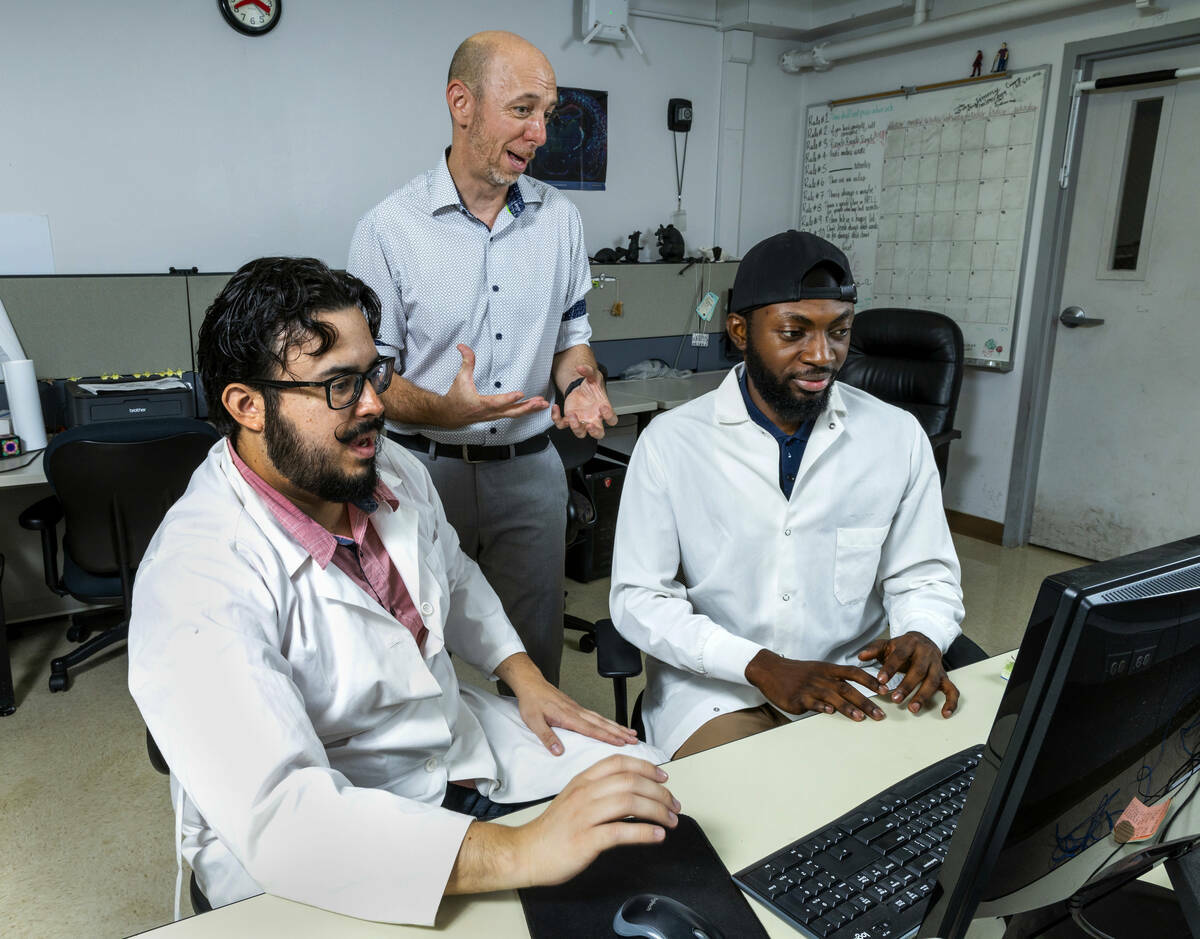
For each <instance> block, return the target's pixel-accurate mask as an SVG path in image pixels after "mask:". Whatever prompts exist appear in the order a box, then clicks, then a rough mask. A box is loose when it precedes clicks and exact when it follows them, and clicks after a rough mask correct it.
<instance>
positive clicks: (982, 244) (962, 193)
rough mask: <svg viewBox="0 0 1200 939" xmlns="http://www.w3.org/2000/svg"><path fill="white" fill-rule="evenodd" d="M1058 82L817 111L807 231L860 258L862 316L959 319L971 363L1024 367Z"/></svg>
mask: <svg viewBox="0 0 1200 939" xmlns="http://www.w3.org/2000/svg"><path fill="white" fill-rule="evenodd" d="M1048 74H1049V66H1043V67H1041V68H1036V69H1027V70H1024V71H1020V72H1012V73H1010V74H1009V75H1008V77H1007V78H1003V79H995V80H984V81H979V80H976V81H972V82H970V83H965V84H961V85H955V86H953V87H950V88H940V89H936V90H930V91H917V92H916V93H913V94H908V95H904V96H897V97H891V98H885V99H874V100H871V101H865V102H858V103H851V104H844V105H838V106H836V107H831V106H829V105H827V104H818V105H812V106H811V107H809V109H808V115H807V123H806V128H805V141H804V154H803V163H802V169H803V175H802V180H803V182H802V187H801V200H800V226H801V228H804V229H807V230H808V231H813V232H816V233H817V234H820V235H822V236H823V237H825V238H828V239H829V240H830V241H832V242H833V243H834V244H836V245H838V246H839V247H840V248H842V250H843V251H845V252H846V255H847V257H848V258H849V260H850V267H851V270H852V271H853V273H854V279H855V281H856V282H857V283H858V304H857V308H858V309H860V310H865V309H868V308H870V307H912V308H916V309H922V310H934V311H936V312H938V313H945V314H946V315H947V316H950V317H951V318H953V319H954V320H955V321H956V322H957V323H958V325H959V326H960V327H961V328H962V331H963V342H964V346H965V352H966V358H967V364H969V365H979V366H983V367H985V368H993V369H997V370H1001V371H1007V370H1009V369H1011V368H1012V349H1013V342H1014V338H1015V329H1016V312H1017V301H1018V297H1019V288H1020V285H1021V271H1022V269H1023V267H1024V259H1025V243H1026V240H1027V234H1028V231H1029V224H1030V218H1029V216H1030V203H1031V199H1032V194H1033V180H1034V178H1035V173H1036V169H1037V151H1038V142H1039V141H1040V140H1041V123H1042V114H1043V112H1044V104H1045V98H1046V89H1047V77H1048Z"/></svg>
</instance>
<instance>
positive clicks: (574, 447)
mask: <svg viewBox="0 0 1200 939" xmlns="http://www.w3.org/2000/svg"><path fill="white" fill-rule="evenodd" d="M550 442H551V443H553V444H554V449H555V450H557V451H558V455H559V458H560V459H561V460H562V462H563V468H564V469H565V470H566V471H567V531H566V541H567V547H568V548H570V547H571V545H573V544H574V543H575V542H576V541H578V540H579V538H580V537H582V535H583V533H584V532H585V531H587V529H589V528H591V527H592V526H593V525H595V524H596V504H595V503H594V502H592V499H591V496H589V495H588V491H587V483H586V481H585V480H584V478H583V465H584V464H585V463H587V461H588V460H590V459H591V458H592V457H593V456H595V455H596V447H597V441H596V439H595V438H594V437H583V438H582V439H581V438H579V437H576V436H575V435H574V434H573V433H571V431H570V429H566V430H559V429H558V428H557V427H551V428H550ZM563 628H564V629H575V630H578V631H579V633H580V636H579V648H580V650H581V651H583V652H591V651H592V650H593V649H594V648H596V640H595V626H594V625H593V624H592V623H590V622H589V621H588V620H585V619H583V618H582V617H579V616H574V615H572V614H570V613H567V612H564V613H563Z"/></svg>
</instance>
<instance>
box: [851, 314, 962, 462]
mask: <svg viewBox="0 0 1200 939" xmlns="http://www.w3.org/2000/svg"><path fill="white" fill-rule="evenodd" d="M962 376H963V337H962V330H961V329H959V328H958V324H957V323H956V322H954V320H952V319H950V317H948V316H943V315H942V314H941V313H933V312H931V311H930V310H906V309H900V308H897V307H876V308H875V309H871V310H863V311H861V312H859V313H857V314H855V316H854V326H853V329H852V330H851V332H850V352H849V354H848V355H847V356H846V362H845V364H844V365H843V366H842V370H841V372H840V373H839V374H838V380H839V381H843V382H845V383H846V384H847V385H853V386H854V387H855V388H861V389H862V390H863V391H866V392H869V393H870V394H873V395H875V397H877V398H881V399H882V400H884V401H886V402H888V403H889V404H894V405H896V407H900V408H903V409H904V410H906V411H908V412H909V413H910V414H912V415H914V416H915V417H916V418H917V420H918V421H920V422H921V426H922V427H923V428H924V429H925V433H927V434H928V435H929V443H930V444H931V445H932V447H933V458H934V461H935V462H936V463H937V468H938V473H939V474H940V476H941V479H942V484H943V485H944V484H945V482H946V462H947V459H948V456H949V452H950V441H952V440H957V439H958V438H959V437H961V436H962V432H961V431H958V430H955V429H954V415H955V412H956V411H957V409H958V393H959V390H960V389H961V388H962Z"/></svg>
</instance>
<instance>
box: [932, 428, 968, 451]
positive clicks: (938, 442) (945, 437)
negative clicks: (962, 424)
mask: <svg viewBox="0 0 1200 939" xmlns="http://www.w3.org/2000/svg"><path fill="white" fill-rule="evenodd" d="M961 439H962V431H961V430H943V431H942V432H941V433H940V434H930V435H929V445H930V447H932V448H933V449H934V450H936V449H937V448H938V447H942V446H945V445H946V444H948V443H949V442H950V441H951V440H961Z"/></svg>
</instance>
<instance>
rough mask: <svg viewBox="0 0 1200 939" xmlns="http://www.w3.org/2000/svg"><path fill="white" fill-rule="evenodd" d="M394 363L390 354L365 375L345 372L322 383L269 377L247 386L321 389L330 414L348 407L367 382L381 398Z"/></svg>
mask: <svg viewBox="0 0 1200 939" xmlns="http://www.w3.org/2000/svg"><path fill="white" fill-rule="evenodd" d="M395 366H396V360H395V358H394V357H392V356H390V355H381V356H380V357H379V358H377V359H376V360H375V361H374V362H372V363H371V365H370V367H368V368H367V370H366V371H365V372H346V373H344V374H342V375H334V376H333V378H327V379H325V381H276V380H275V379H271V378H255V379H253V380H252V381H250V382H248V384H252V385H266V386H268V387H269V388H324V389H325V403H326V404H328V405H329V407H330V408H332V409H333V410H334V411H340V410H342V409H343V408H348V407H351V406H352V405H353V404H354V403H355V402H356V401H357V400H358V399H359V397H360V396H361V395H362V390H363V385H365V384H366V383H367V382H368V381H369V382H370V383H371V387H372V388H374V389H375V394H377V395H381V394H383V393H384V392H385V391H387V388H388V385H390V384H391V383H392V375H393V373H394V371H395Z"/></svg>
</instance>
